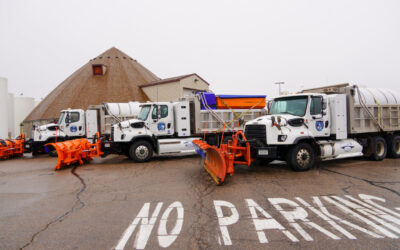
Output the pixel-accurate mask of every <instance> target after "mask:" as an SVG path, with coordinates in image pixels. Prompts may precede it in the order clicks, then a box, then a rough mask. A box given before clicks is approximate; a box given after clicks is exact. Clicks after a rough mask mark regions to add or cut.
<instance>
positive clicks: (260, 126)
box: [244, 93, 362, 171]
mask: <svg viewBox="0 0 400 250" xmlns="http://www.w3.org/2000/svg"><path fill="white" fill-rule="evenodd" d="M346 117H347V115H346V96H345V95H344V94H335V95H327V94H323V93H302V94H296V95H288V96H280V97H277V98H275V99H274V100H273V101H272V103H271V105H270V108H269V113H268V115H266V116H262V117H259V118H257V119H255V120H252V121H249V122H247V123H246V125H245V129H244V130H245V136H246V139H247V140H248V141H249V142H250V143H251V145H252V156H253V157H254V158H261V159H265V160H266V161H267V162H268V161H272V160H275V159H279V160H284V161H287V162H288V163H289V165H290V166H291V167H292V169H293V170H295V171H305V170H308V169H309V168H311V167H312V166H313V164H314V161H315V159H316V157H321V158H322V157H325V159H329V158H332V159H333V158H345V157H350V156H360V155H362V153H361V151H362V146H361V145H360V144H359V143H358V142H357V141H356V140H352V139H347V121H346V119H347V118H346Z"/></svg>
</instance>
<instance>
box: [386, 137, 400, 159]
mask: <svg viewBox="0 0 400 250" xmlns="http://www.w3.org/2000/svg"><path fill="white" fill-rule="evenodd" d="M386 143H387V156H389V157H391V158H400V136H398V135H390V136H388V137H386Z"/></svg>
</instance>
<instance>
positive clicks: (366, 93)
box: [354, 87, 400, 106]
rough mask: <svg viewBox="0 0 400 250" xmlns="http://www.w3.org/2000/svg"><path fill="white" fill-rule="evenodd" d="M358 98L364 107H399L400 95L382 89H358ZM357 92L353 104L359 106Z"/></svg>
mask: <svg viewBox="0 0 400 250" xmlns="http://www.w3.org/2000/svg"><path fill="white" fill-rule="evenodd" d="M358 89H359V90H360V94H361V95H360V96H361V98H362V101H363V102H364V104H365V105H367V106H368V105H400V93H399V92H397V91H394V90H390V89H383V88H361V87H360V88H358ZM357 96H358V91H357V88H356V95H355V96H354V103H355V104H360V101H359V99H358V98H357Z"/></svg>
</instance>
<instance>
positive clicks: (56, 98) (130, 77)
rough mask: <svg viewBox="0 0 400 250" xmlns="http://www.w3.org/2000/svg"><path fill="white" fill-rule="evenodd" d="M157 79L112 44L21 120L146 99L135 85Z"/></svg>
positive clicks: (30, 120)
mask: <svg viewBox="0 0 400 250" xmlns="http://www.w3.org/2000/svg"><path fill="white" fill-rule="evenodd" d="M157 80H160V78H158V77H157V76H156V75H155V74H153V73H152V72H150V71H149V70H148V69H146V68H145V67H144V66H143V65H141V64H140V63H138V62H137V61H136V60H135V59H132V58H131V57H130V56H128V55H126V54H125V53H123V52H122V51H120V50H118V49H117V48H115V47H113V48H111V49H109V50H107V51H105V52H104V53H103V54H101V55H99V56H97V57H96V58H94V59H91V60H90V61H89V62H88V63H86V64H85V65H83V66H82V67H81V68H80V69H78V70H77V71H75V72H74V73H73V74H72V75H71V76H69V77H68V78H67V79H65V80H64V81H63V82H62V83H60V84H59V85H58V86H57V87H56V88H55V89H54V90H53V91H52V92H51V93H50V94H49V95H47V96H46V98H44V99H43V100H42V101H41V102H40V104H39V105H38V106H37V107H36V108H35V109H34V110H33V111H32V112H31V113H30V114H29V115H28V116H27V117H26V118H25V121H24V122H33V121H43V120H51V119H57V118H58V117H59V115H60V111H61V110H63V109H67V108H72V109H77V108H80V109H86V108H87V107H88V106H89V105H96V104H101V103H103V102H129V101H138V102H146V101H148V100H149V99H148V97H147V96H146V94H145V93H144V92H143V90H142V89H141V88H140V87H139V86H140V85H143V84H147V83H150V82H154V81H157Z"/></svg>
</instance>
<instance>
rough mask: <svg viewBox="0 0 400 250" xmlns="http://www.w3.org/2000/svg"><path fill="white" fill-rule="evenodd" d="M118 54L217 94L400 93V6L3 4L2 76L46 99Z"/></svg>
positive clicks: (16, 0)
mask: <svg viewBox="0 0 400 250" xmlns="http://www.w3.org/2000/svg"><path fill="white" fill-rule="evenodd" d="M112 46H115V47H117V48H118V49H120V50H122V51H123V52H125V53H127V54H128V55H130V56H131V57H133V58H135V59H137V60H138V61H139V62H140V63H142V64H143V65H144V66H145V67H147V68H148V69H149V70H150V71H152V72H153V73H155V74H156V75H157V76H159V77H161V78H167V77H172V76H177V75H182V74H188V73H193V72H194V73H198V74H199V75H200V76H201V77H203V78H204V79H205V80H207V81H208V82H210V84H211V89H212V90H213V91H214V92H215V93H219V94H266V95H269V96H274V95H276V94H277V92H278V88H277V85H275V84H274V83H275V82H285V84H284V85H283V90H289V91H296V90H299V89H300V88H307V87H314V86H318V85H321V84H336V83H344V82H350V83H354V84H359V85H366V86H370V87H385V88H393V89H395V90H397V91H399V92H400V1H399V0H394V1H385V0H378V1H368V0H362V1H354V0H352V1H339V0H332V1H323V0H315V1H309V0H293V1H285V0H273V1H268V0H263V1H251V0H247V1H232V0H231V1H217V0H213V1H208V0H201V1H189V0H186V1H170V0H169V1H166V0H161V1H149V0H147V1H134V0H129V1H100V0H94V1H82V0H79V1H71V0H69V1H55V0H48V1H44V0H43V1H39V0H37V1H35V0H30V1H28V0H26V1H21V0H0V76H2V77H6V78H8V83H9V91H10V92H13V93H15V94H17V95H19V94H20V93H23V94H24V95H25V96H33V97H36V98H42V97H45V96H46V95H47V94H48V93H49V92H50V91H51V90H52V89H54V88H55V87H56V86H57V85H58V84H60V83H61V82H62V81H63V80H64V79H65V78H67V77H68V76H69V75H70V74H72V73H73V72H74V71H75V70H77V69H78V68H79V67H81V66H82V65H83V64H85V63H87V62H88V61H89V59H91V58H93V57H96V56H97V55H99V54H101V53H102V52H104V51H105V50H107V49H109V48H110V47H112Z"/></svg>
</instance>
